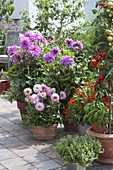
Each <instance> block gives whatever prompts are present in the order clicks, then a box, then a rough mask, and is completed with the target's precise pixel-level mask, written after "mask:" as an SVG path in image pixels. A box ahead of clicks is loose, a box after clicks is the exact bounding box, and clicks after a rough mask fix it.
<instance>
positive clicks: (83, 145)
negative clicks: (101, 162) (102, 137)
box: [55, 135, 102, 170]
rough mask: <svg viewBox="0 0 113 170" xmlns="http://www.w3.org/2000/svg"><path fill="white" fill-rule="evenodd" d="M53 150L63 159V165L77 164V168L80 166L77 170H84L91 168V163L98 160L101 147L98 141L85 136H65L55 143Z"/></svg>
mask: <svg viewBox="0 0 113 170" xmlns="http://www.w3.org/2000/svg"><path fill="white" fill-rule="evenodd" d="M55 150H56V151H57V152H58V153H59V155H60V156H61V157H62V158H63V159H64V161H65V165H71V164H73V163H77V166H82V167H80V168H78V169H77V170H85V167H88V166H91V165H92V162H93V161H94V160H96V159H98V154H99V153H101V152H102V146H101V143H100V142H99V140H97V139H95V138H93V137H90V136H87V135H85V136H81V137H79V136H75V137H73V136H71V135H67V136H64V137H63V138H61V139H60V140H59V141H58V142H57V145H56V146H55ZM70 169H71V168H70Z"/></svg>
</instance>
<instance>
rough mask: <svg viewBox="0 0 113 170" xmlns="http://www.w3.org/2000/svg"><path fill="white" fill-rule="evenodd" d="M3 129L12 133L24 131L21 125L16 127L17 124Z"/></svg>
mask: <svg viewBox="0 0 113 170" xmlns="http://www.w3.org/2000/svg"><path fill="white" fill-rule="evenodd" d="M3 129H4V130H6V131H10V132H11V131H16V130H20V131H22V130H23V128H22V127H20V126H19V125H16V124H15V125H14V124H13V125H7V126H4V127H3Z"/></svg>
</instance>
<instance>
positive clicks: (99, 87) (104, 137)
mask: <svg viewBox="0 0 113 170" xmlns="http://www.w3.org/2000/svg"><path fill="white" fill-rule="evenodd" d="M96 7H98V10H95V13H96V14H97V17H96V18H95V20H94V23H93V24H94V25H95V26H96V29H95V40H94V42H93V44H92V48H91V54H92V59H91V62H90V64H89V68H90V69H91V70H92V71H94V72H95V73H96V75H97V80H96V84H95V90H96V91H97V94H96V96H97V99H96V100H97V105H98V102H99V101H101V102H103V103H104V105H105V106H106V107H108V109H109V114H108V120H109V121H108V124H107V131H106V132H107V133H95V132H94V131H93V130H92V128H89V129H88V130H87V134H88V135H91V136H94V137H96V138H98V139H99V140H100V142H101V144H102V146H103V148H104V153H102V154H100V155H99V159H98V161H99V162H101V163H106V164H113V145H112V144H113V134H112V132H113V131H112V129H113V127H112V115H113V57H112V56H113V30H112V27H113V11H112V9H113V1H112V0H99V1H98V2H97V3H96ZM104 108H105V107H104ZM108 109H107V110H108ZM103 113H104V114H103ZM106 115H107V113H106V114H105V112H102V113H101V117H103V116H105V119H106ZM103 120H104V117H103ZM98 123H99V122H98ZM100 123H101V119H100Z"/></svg>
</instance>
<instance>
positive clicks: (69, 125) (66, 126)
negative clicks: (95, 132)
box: [63, 121, 77, 132]
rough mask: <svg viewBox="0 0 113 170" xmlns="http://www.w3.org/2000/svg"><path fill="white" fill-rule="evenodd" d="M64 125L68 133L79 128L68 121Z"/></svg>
mask: <svg viewBox="0 0 113 170" xmlns="http://www.w3.org/2000/svg"><path fill="white" fill-rule="evenodd" d="M63 124H64V131H66V132H73V131H77V126H76V125H74V124H73V123H71V122H68V121H66V122H64V123H63Z"/></svg>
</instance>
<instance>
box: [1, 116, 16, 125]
mask: <svg viewBox="0 0 113 170" xmlns="http://www.w3.org/2000/svg"><path fill="white" fill-rule="evenodd" d="M7 125H14V123H13V122H11V121H9V120H8V119H6V118H3V117H0V126H1V127H3V126H7Z"/></svg>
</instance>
